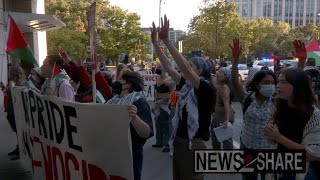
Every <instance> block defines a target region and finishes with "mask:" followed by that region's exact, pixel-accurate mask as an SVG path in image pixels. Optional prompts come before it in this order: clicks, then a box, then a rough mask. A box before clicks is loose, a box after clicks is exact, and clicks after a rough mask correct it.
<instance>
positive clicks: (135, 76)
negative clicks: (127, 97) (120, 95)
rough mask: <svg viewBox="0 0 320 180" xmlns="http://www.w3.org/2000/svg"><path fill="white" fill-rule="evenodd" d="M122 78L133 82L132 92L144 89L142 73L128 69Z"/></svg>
mask: <svg viewBox="0 0 320 180" xmlns="http://www.w3.org/2000/svg"><path fill="white" fill-rule="evenodd" d="M122 79H124V80H126V82H127V83H130V84H131V88H130V90H129V91H130V92H132V91H136V92H139V91H143V89H144V83H143V80H142V77H141V75H140V74H139V73H138V72H134V71H127V72H125V73H124V74H123V75H122Z"/></svg>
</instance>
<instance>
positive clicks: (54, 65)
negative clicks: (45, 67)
mask: <svg viewBox="0 0 320 180" xmlns="http://www.w3.org/2000/svg"><path fill="white" fill-rule="evenodd" d="M55 67H56V62H54V64H53V69H52V73H51V78H50V82H51V81H52V79H53V75H54V68H55Z"/></svg>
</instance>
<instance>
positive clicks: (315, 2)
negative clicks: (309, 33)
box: [313, 0, 318, 26]
mask: <svg viewBox="0 0 320 180" xmlns="http://www.w3.org/2000/svg"><path fill="white" fill-rule="evenodd" d="M313 4H314V6H313V25H315V26H316V25H317V17H318V7H317V0H314V2H313Z"/></svg>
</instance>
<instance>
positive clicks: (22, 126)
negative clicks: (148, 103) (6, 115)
mask: <svg viewBox="0 0 320 180" xmlns="http://www.w3.org/2000/svg"><path fill="white" fill-rule="evenodd" d="M12 95H13V102H14V110H15V118H16V124H17V133H18V141H19V149H20V155H21V159H22V160H24V161H23V162H25V163H26V164H27V165H28V167H29V169H30V171H31V172H32V176H33V179H34V180H53V179H55V180H56V179H59V180H60V179H61V180H65V179H66V180H80V179H81V180H98V179H99V180H126V179H127V180H133V167H132V154H131V137H130V131H129V124H130V120H129V114H128V112H127V110H126V107H125V106H120V105H106V104H85V103H82V104H80V103H76V102H69V101H65V100H63V99H60V98H57V97H54V96H41V95H39V94H36V93H35V92H33V91H31V90H29V91H28V90H27V89H25V88H21V87H16V88H12Z"/></svg>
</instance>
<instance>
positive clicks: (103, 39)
mask: <svg viewBox="0 0 320 180" xmlns="http://www.w3.org/2000/svg"><path fill="white" fill-rule="evenodd" d="M95 1H96V3H97V8H96V29H97V44H98V49H97V53H98V54H100V55H102V56H103V57H105V58H107V59H112V60H113V61H117V59H118V56H119V55H120V54H121V53H123V52H125V53H127V54H129V52H130V51H133V50H134V47H135V44H137V43H140V44H142V46H141V53H142V54H145V53H149V52H150V50H149V49H148V47H147V46H145V44H147V42H150V39H149V36H148V35H146V34H145V33H143V30H142V29H141V28H140V23H139V20H140V17H139V16H138V15H137V14H135V13H128V12H127V11H124V10H122V9H121V8H119V7H117V6H111V5H110V3H109V1H107V0H95ZM92 2H93V0H87V1H85V0H82V1H81V0H78V1H75V0H46V4H45V5H46V10H47V13H51V14H54V15H56V16H57V17H58V18H60V19H61V20H62V21H63V22H64V23H65V24H66V28H65V29H61V30H56V31H54V32H50V33H48V49H49V52H50V53H56V52H52V51H56V50H57V49H58V47H63V48H65V49H68V48H69V47H70V50H74V49H76V48H71V47H72V46H75V47H77V48H79V44H83V45H82V46H81V47H83V48H87V47H88V46H89V44H88V32H87V20H86V12H87V11H88V9H89V6H90V4H91V3H92ZM59 31H60V32H59ZM83 35H85V36H87V37H86V38H84V37H83ZM72 36H75V37H77V38H74V39H72V41H70V37H71V38H72ZM78 37H79V38H78ZM80 37H81V38H80ZM49 41H50V42H49ZM67 47H68V48H67ZM80 49H81V48H80ZM76 51H79V50H76ZM67 52H68V53H69V54H73V55H74V56H75V57H74V58H80V57H81V56H83V55H84V54H85V53H83V51H81V52H80V51H79V52H69V51H67Z"/></svg>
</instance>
